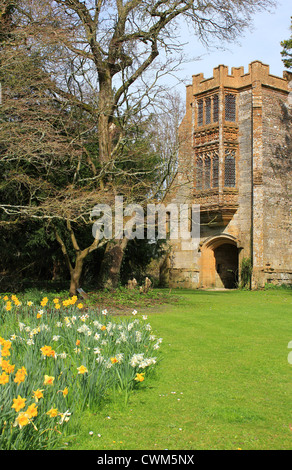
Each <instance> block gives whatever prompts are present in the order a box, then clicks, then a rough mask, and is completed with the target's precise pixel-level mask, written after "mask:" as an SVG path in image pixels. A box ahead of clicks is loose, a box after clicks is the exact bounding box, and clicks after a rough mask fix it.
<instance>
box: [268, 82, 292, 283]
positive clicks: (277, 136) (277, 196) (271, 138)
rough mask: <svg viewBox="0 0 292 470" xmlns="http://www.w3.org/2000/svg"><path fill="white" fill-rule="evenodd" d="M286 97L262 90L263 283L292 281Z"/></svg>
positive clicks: (291, 159) (291, 150)
mask: <svg viewBox="0 0 292 470" xmlns="http://www.w3.org/2000/svg"><path fill="white" fill-rule="evenodd" d="M291 111H292V110H291V108H290V109H289V107H288V97H287V95H283V94H280V93H278V92H276V91H273V90H270V89H264V90H263V148H264V165H263V181H264V208H263V213H264V230H263V233H264V280H265V282H272V283H278V282H280V283H282V282H289V281H291V280H292V243H291V241H292V240H291V236H292V222H291V221H292V219H291V194H292V125H291V123H292V115H291Z"/></svg>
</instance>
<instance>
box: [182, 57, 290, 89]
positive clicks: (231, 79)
mask: <svg viewBox="0 0 292 470" xmlns="http://www.w3.org/2000/svg"><path fill="white" fill-rule="evenodd" d="M290 80H292V74H291V73H289V72H286V71H284V72H283V78H281V77H277V76H275V75H272V74H270V67H269V65H266V64H263V63H262V62H260V61H258V60H256V61H254V62H252V63H251V64H249V68H248V72H247V73H245V71H244V67H232V68H231V74H229V68H228V67H227V66H226V65H219V66H218V67H215V68H214V69H213V77H211V78H205V77H204V74H202V73H199V74H197V75H193V77H192V85H190V87H191V88H192V94H193V95H198V94H200V93H205V92H208V91H211V90H215V89H219V88H220V87H223V88H231V89H234V90H241V89H244V88H250V87H252V86H254V84H256V83H257V84H259V83H260V84H261V85H262V86H265V87H270V88H273V89H276V90H279V91H282V92H286V93H289V92H290V91H291V90H290V89H289V81H290Z"/></svg>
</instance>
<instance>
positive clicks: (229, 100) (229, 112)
mask: <svg viewBox="0 0 292 470" xmlns="http://www.w3.org/2000/svg"><path fill="white" fill-rule="evenodd" d="M225 121H231V122H235V121H236V98H235V95H232V94H230V93H228V94H227V95H226V96H225Z"/></svg>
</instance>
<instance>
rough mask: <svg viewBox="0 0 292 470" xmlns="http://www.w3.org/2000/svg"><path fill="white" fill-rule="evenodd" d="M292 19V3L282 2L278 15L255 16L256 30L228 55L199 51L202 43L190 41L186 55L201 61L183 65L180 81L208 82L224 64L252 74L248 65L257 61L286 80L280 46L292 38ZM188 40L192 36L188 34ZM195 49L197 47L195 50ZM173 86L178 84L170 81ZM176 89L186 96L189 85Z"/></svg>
mask: <svg viewBox="0 0 292 470" xmlns="http://www.w3.org/2000/svg"><path fill="white" fill-rule="evenodd" d="M291 16H292V2H291V0H280V1H279V4H278V7H277V9H276V10H275V11H274V13H268V12H262V13H258V14H257V15H256V16H254V21H253V30H252V31H245V33H244V35H243V36H242V37H240V38H238V41H239V44H228V45H226V47H227V48H228V49H227V50H225V51H222V50H214V49H213V50H212V51H208V50H207V49H205V48H204V47H203V46H199V47H198V42H197V40H196V39H195V38H194V42H193V44H192V42H191V41H190V42H189V44H187V45H185V48H184V49H185V53H186V54H187V55H188V57H189V58H192V57H198V56H201V57H200V59H199V60H191V61H190V62H189V63H186V64H183V65H181V70H180V71H179V73H177V75H178V76H179V78H180V79H182V80H185V79H187V82H188V83H190V82H191V77H192V75H195V74H197V73H204V76H205V78H209V77H212V76H213V68H214V67H217V66H218V65H220V64H224V65H227V66H229V69H230V70H231V67H240V66H244V68H245V71H248V64H249V63H250V62H252V61H254V60H260V61H261V62H263V63H265V64H268V65H270V73H271V74H273V75H278V76H280V77H282V76H283V70H284V69H285V67H284V64H283V62H282V60H281V54H280V52H281V50H282V48H281V45H280V42H281V41H282V40H284V39H288V38H289V37H290V34H291V32H290V24H291V19H290V18H291ZM185 33H186V34H185V37H186V38H187V39H186V40H188V41H189V37H190V36H189V35H188V33H187V31H186V32H185ZM194 45H195V47H194ZM170 83H173V84H174V83H175V81H174V80H173V81H172V80H171V79H170ZM175 88H176V89H177V90H178V91H179V92H180V93H182V94H184V93H185V85H184V84H180V85H176V86H175Z"/></svg>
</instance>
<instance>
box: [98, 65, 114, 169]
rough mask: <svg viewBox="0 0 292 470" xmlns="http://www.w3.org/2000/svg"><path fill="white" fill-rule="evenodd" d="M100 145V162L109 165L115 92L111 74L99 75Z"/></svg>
mask: <svg viewBox="0 0 292 470" xmlns="http://www.w3.org/2000/svg"><path fill="white" fill-rule="evenodd" d="M98 111H99V117H98V145H99V161H100V163H101V164H105V163H108V162H109V161H110V159H111V151H112V136H111V132H110V125H111V123H112V118H113V90H112V79H111V76H110V72H108V71H106V72H104V73H99V96H98Z"/></svg>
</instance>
